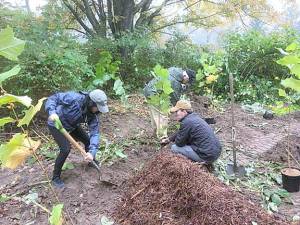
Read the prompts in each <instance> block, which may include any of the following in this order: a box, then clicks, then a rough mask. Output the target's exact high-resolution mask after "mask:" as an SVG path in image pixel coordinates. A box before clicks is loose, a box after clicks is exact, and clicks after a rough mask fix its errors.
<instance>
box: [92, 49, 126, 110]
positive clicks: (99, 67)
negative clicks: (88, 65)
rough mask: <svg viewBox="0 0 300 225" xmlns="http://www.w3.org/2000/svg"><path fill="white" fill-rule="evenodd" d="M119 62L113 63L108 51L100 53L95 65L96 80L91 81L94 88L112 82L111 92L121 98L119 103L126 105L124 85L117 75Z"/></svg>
mask: <svg viewBox="0 0 300 225" xmlns="http://www.w3.org/2000/svg"><path fill="white" fill-rule="evenodd" d="M119 65H120V61H113V57H112V55H111V54H110V53H109V52H108V51H102V52H101V53H100V59H99V62H98V63H97V64H96V78H95V79H94V80H93V85H94V86H95V87H103V86H105V85H107V84H108V82H109V81H111V80H113V81H114V85H113V90H114V92H115V94H116V95H117V96H119V97H120V98H121V101H122V102H123V103H124V104H125V105H127V103H128V101H127V98H128V97H127V95H126V91H125V89H124V83H123V81H122V80H121V78H120V76H118V73H119Z"/></svg>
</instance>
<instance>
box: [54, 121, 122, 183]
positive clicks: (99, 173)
mask: <svg viewBox="0 0 300 225" xmlns="http://www.w3.org/2000/svg"><path fill="white" fill-rule="evenodd" d="M54 122H55V127H56V128H57V129H58V130H59V131H60V132H61V133H62V134H63V135H64V136H65V138H66V139H67V140H68V141H69V142H70V143H71V144H72V145H73V146H74V147H75V148H76V149H77V150H78V151H79V152H80V153H81V155H82V156H83V157H84V158H85V155H86V151H85V150H84V149H83V147H82V146H81V145H80V144H78V143H77V141H75V140H74V138H73V137H72V136H71V135H70V134H69V133H68V131H66V129H65V128H64V127H63V125H62V123H61V121H60V120H59V119H56V120H55V121H54ZM90 163H92V164H93V166H94V167H95V169H96V170H97V173H98V175H99V180H100V181H101V182H104V183H107V184H109V185H116V186H118V185H117V184H115V183H112V182H110V181H106V180H102V174H101V170H100V166H98V165H97V163H96V162H95V161H91V162H90Z"/></svg>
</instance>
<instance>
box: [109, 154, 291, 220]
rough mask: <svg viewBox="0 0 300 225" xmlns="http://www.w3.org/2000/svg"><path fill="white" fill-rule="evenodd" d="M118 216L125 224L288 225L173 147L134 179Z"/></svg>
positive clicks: (125, 194)
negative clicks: (181, 154)
mask: <svg viewBox="0 0 300 225" xmlns="http://www.w3.org/2000/svg"><path fill="white" fill-rule="evenodd" d="M114 215H115V218H116V219H117V223H119V224H122V225H156V224H164V225H171V224H172V225H198V224H199V225H200V224H206V225H214V224H218V225H220V224H226V225H227V224H233V225H239V224H255V223H257V224H264V225H267V224H274V225H275V224H287V223H285V222H284V221H282V220H280V219H279V218H275V217H273V216H270V215H268V214H267V213H266V212H265V211H264V210H263V209H262V208H261V206H259V205H256V204H254V203H252V202H251V201H250V200H249V199H248V198H247V197H246V196H243V195H242V194H240V193H238V192H237V191H235V190H233V189H232V188H231V187H229V186H226V185H225V184H223V183H222V182H221V181H219V180H218V178H216V177H215V176H214V175H212V174H210V173H208V172H207V171H205V170H204V169H203V167H202V166H200V165H199V164H197V163H193V162H191V161H189V160H187V159H185V158H184V157H182V156H180V155H174V154H172V153H169V152H168V151H163V152H162V153H159V154H158V155H157V156H156V157H155V158H154V159H152V160H151V161H150V162H149V164H148V165H146V166H145V167H144V169H143V170H142V171H141V172H140V173H139V174H137V175H136V176H135V177H134V178H132V180H130V181H129V182H128V187H127V190H126V191H125V192H124V196H123V198H122V201H121V202H120V204H119V206H118V207H117V208H116V210H115V212H114ZM252 222H253V223H252Z"/></svg>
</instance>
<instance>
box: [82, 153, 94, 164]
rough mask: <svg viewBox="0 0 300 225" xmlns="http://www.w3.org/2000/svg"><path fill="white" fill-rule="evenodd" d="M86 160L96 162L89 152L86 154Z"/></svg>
mask: <svg viewBox="0 0 300 225" xmlns="http://www.w3.org/2000/svg"><path fill="white" fill-rule="evenodd" d="M84 159H85V160H86V161H88V162H91V161H93V160H94V157H93V155H92V154H91V153H90V152H87V153H86V154H85V156H84Z"/></svg>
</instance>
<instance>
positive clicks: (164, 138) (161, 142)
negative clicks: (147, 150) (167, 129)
mask: <svg viewBox="0 0 300 225" xmlns="http://www.w3.org/2000/svg"><path fill="white" fill-rule="evenodd" d="M169 143H170V139H169V138H168V137H163V138H161V139H160V144H162V145H166V144H169Z"/></svg>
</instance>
